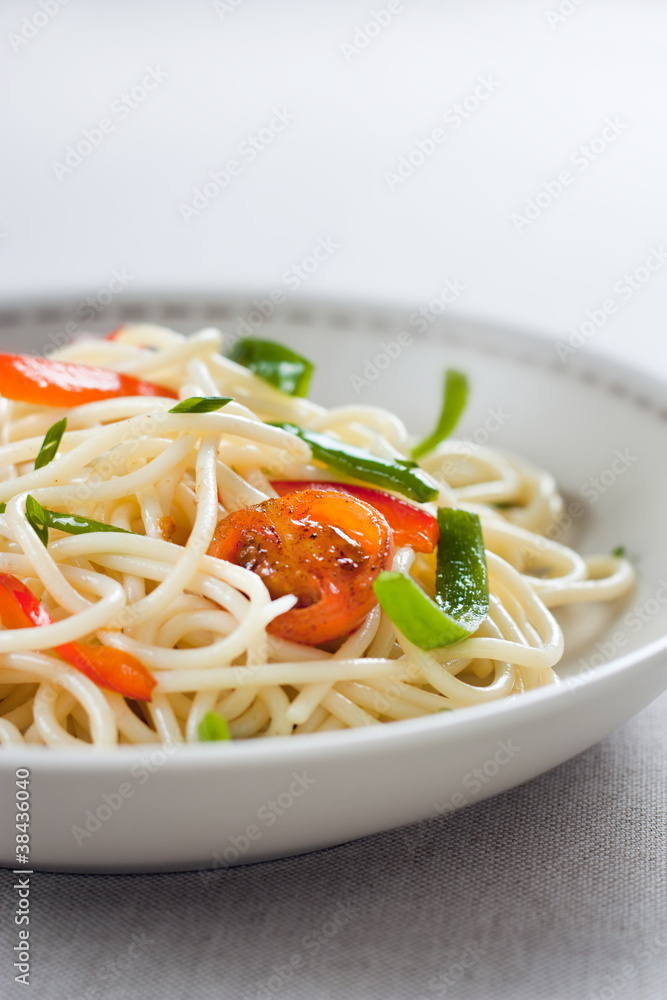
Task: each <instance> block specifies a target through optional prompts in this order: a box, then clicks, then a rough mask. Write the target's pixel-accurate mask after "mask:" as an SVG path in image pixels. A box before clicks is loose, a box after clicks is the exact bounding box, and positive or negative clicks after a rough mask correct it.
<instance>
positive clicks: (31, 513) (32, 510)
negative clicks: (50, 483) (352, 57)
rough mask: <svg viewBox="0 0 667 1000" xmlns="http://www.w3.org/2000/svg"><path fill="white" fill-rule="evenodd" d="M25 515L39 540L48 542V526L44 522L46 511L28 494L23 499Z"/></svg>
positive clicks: (44, 542)
mask: <svg viewBox="0 0 667 1000" xmlns="http://www.w3.org/2000/svg"><path fill="white" fill-rule="evenodd" d="M25 516H26V518H27V521H28V524H29V525H30V527H31V528H32V529H33V531H34V532H35V534H36V535H37V537H38V538H39V540H40V542H43V544H44V545H48V544H49V526H48V525H47V523H46V511H45V510H44V508H43V507H42V506H40V504H38V503H37V501H36V500H35V498H34V497H31V496H30V495H29V494H28V496H27V497H26V499H25Z"/></svg>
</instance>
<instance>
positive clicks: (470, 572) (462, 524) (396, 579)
mask: <svg viewBox="0 0 667 1000" xmlns="http://www.w3.org/2000/svg"><path fill="white" fill-rule="evenodd" d="M438 527H439V528H440V541H439V542H438V555H437V566H436V574H435V600H431V598H430V597H429V596H428V595H427V594H425V593H424V591H423V590H422V589H421V587H420V586H419V585H418V584H417V582H416V581H415V580H413V578H412V577H411V576H407V575H406V574H404V573H395V572H391V571H388V572H383V573H380V575H379V576H378V577H377V579H376V580H375V583H374V584H373V589H374V590H375V593H376V595H377V599H378V601H379V602H380V604H381V605H382V607H383V609H384V610H385V611H386V613H387V615H388V616H389V619H390V620H391V621H392V622H393V624H394V625H395V626H396V628H397V629H398V630H399V632H402V633H403V635H404V636H405V637H406V639H409V640H410V642H413V643H414V644H415V646H419V648H420V649H439V648H442V647H443V646H451V645H453V644H454V643H456V642H461V641H462V640H463V639H467V638H468V636H470V635H472V634H473V632H476V631H477V629H478V628H479V626H480V625H481V624H482V622H483V621H484V620H485V618H486V617H487V615H488V613H489V581H488V572H487V566H486V553H485V551H484V539H483V537H482V525H481V523H480V520H479V518H478V517H477V515H476V514H469V513H468V512H467V511H464V510H453V509H451V508H449V507H441V508H440V510H439V511H438Z"/></svg>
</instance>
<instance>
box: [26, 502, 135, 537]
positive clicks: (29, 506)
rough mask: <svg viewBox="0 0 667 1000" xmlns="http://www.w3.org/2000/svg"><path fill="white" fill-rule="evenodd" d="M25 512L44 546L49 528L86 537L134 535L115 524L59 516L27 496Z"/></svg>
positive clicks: (69, 515) (70, 516) (89, 518)
mask: <svg viewBox="0 0 667 1000" xmlns="http://www.w3.org/2000/svg"><path fill="white" fill-rule="evenodd" d="M25 512H26V517H27V519H28V522H29V524H30V525H31V526H32V528H34V530H35V531H36V532H37V534H38V535H39V537H40V539H41V540H42V541H43V542H44V544H45V545H47V544H48V541H49V528H57V529H58V530H59V531H66V532H67V533H68V534H69V535H87V534H88V533H89V532H91V531H121V532H123V533H124V534H126V535H135V534H136V532H135V531H128V530H127V528H117V527H116V525H115V524H105V523H104V521H93V519H92V518H91V517H81V516H80V515H79V514H59V513H58V511H55V510H49V509H48V508H46V507H42V506H41V505H40V504H38V503H37V501H36V500H35V498H34V497H33V496H27V497H26V502H25Z"/></svg>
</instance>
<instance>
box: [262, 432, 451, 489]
mask: <svg viewBox="0 0 667 1000" xmlns="http://www.w3.org/2000/svg"><path fill="white" fill-rule="evenodd" d="M273 426H274V427H280V428H282V429H283V430H285V431H290V433H292V434H296V435H297V437H300V438H301V440H302V441H305V442H306V443H307V444H309V445H310V448H311V451H312V453H313V458H314V459H316V460H317V461H318V462H322V463H323V464H324V465H326V466H328V467H329V468H332V469H338V470H340V471H341V472H344V473H346V474H347V475H348V476H354V478H355V479H361V480H362V482H365V483H374V484H375V485H376V486H381V487H383V488H384V489H387V490H396V492H397V493H402V494H403V496H406V497H408V498H409V499H410V500H416V501H417V502H418V503H425V502H426V501H427V500H433V499H435V497H437V495H438V492H439V487H438V484H437V482H436V481H435V479H433V478H432V476H429V474H428V473H427V472H425V471H424V470H423V469H420V468H419V466H418V465H417V463H416V462H413V461H412V460H411V459H409V458H380V457H378V456H377V455H373V454H372V452H370V451H366V450H365V449H364V448H357V447H356V445H353V444H346V443H345V442H344V441H338V440H337V439H336V438H332V437H329V436H328V435H327V434H320V433H319V432H318V431H308V430H306V429H305V428H303V427H297V425H296V424H273Z"/></svg>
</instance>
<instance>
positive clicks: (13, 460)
mask: <svg viewBox="0 0 667 1000" xmlns="http://www.w3.org/2000/svg"><path fill="white" fill-rule="evenodd" d="M221 348H222V335H221V334H220V332H218V331H217V330H212V329H207V330H203V331H201V332H199V333H197V334H195V335H193V336H191V337H185V336H182V335H180V334H178V333H175V332H173V331H171V330H168V329H165V328H162V327H157V326H152V325H148V324H138V325H130V326H125V327H122V328H121V329H120V330H119V331H117V332H116V333H115V334H114V336H113V338H112V339H106V340H92V339H91V340H82V341H79V342H77V343H74V344H72V345H70V346H68V347H66V348H65V349H63V350H61V351H59V352H58V354H57V355H55V356H54V358H55V359H57V361H58V362H63V363H67V364H70V363H77V364H83V365H90V366H97V367H98V368H99V369H105V370H108V371H113V372H117V373H119V376H118V377H119V390H118V393H117V394H116V395H113V396H109V397H108V398H99V399H97V398H95V399H93V400H92V401H91V400H89V401H86V402H80V403H78V402H75V405H72V406H69V407H65V406H63V405H62V404H61V405H59V406H53V405H42V404H39V403H35V402H25V401H20V400H19V401H16V400H10V399H6V398H5V399H2V400H0V425H1V428H2V439H1V443H0V503H2V504H3V505H4V512H3V513H2V514H0V573H2V574H6V575H8V576H9V577H11V578H12V579H16V580H18V581H21V582H22V583H23V584H25V585H26V586H27V588H29V590H30V593H31V594H32V595H33V596H34V598H35V599H36V600H38V601H39V602H41V606H42V608H43V609H45V613H47V614H48V615H49V616H50V620H52V623H47V624H44V625H41V626H39V627H38V626H32V627H26V628H16V627H3V628H2V629H1V630H0V740H1V741H2V742H3V743H4V744H6V745H9V746H12V745H24V744H47V745H48V746H50V747H54V748H70V747H77V748H84V749H85V748H89V747H91V746H95V747H108V746H114V745H117V744H127V743H130V744H136V743H138V744H144V743H156V742H167V743H173V744H180V743H184V742H196V741H198V739H199V738H200V735H199V734H200V731H201V723H202V720H203V719H204V718H205V717H206V716H207V714H208V713H210V712H216V713H218V714H219V715H220V716H222V717H223V718H224V719H225V720H226V721H227V723H228V726H229V732H230V733H231V736H232V738H234V739H240V738H248V737H262V736H287V735H291V734H296V735H300V734H306V733H312V732H322V731H326V730H336V729H346V728H351V727H357V726H372V725H378V724H381V723H384V722H390V721H393V720H400V719H410V718H416V717H419V716H425V715H430V714H433V713H434V712H438V711H441V710H447V709H458V708H462V707H465V706H468V705H477V704H481V703H485V702H488V701H492V700H494V699H498V698H505V697H509V696H512V695H515V694H519V693H521V692H523V691H525V690H528V689H530V688H535V687H539V686H542V685H547V684H552V683H554V682H555V681H556V680H557V677H556V674H555V673H554V667H555V666H556V664H557V663H558V661H559V659H560V658H561V656H562V654H563V635H562V632H561V629H560V627H559V625H558V623H557V622H556V620H555V618H554V617H553V615H552V614H551V611H550V608H552V607H555V606H557V605H563V604H568V603H572V602H582V601H599V600H610V599H613V598H616V597H618V596H619V595H621V594H623V593H625V592H626V591H627V590H628V589H629V588H630V587H631V586H632V583H633V579H634V573H633V570H632V567H631V566H630V564H629V562H628V561H627V560H626V559H624V558H620V557H616V556H608V557H607V556H605V557H595V558H589V559H585V558H582V557H581V556H580V555H578V554H577V553H576V552H575V551H573V550H572V549H570V548H568V547H566V546H564V545H562V544H560V543H559V542H557V541H555V540H553V538H552V537H549V536H550V535H553V534H554V527H553V526H554V525H555V524H557V518H558V515H559V513H560V511H561V499H560V497H559V495H558V492H557V489H556V485H555V483H554V480H553V478H552V477H551V476H550V475H549V474H548V473H546V472H542V471H540V470H538V469H536V468H534V467H533V466H532V465H530V464H529V463H528V462H526V461H524V460H522V459H519V458H517V457H514V456H511V455H508V454H505V453H500V452H498V451H495V450H492V449H489V448H483V447H479V446H476V445H472V444H470V443H467V442H457V441H455V440H451V439H448V440H446V441H444V442H443V443H441V444H440V445H439V446H438V447H437V448H435V450H433V451H431V452H430V453H429V454H427V455H425V456H424V457H422V458H421V459H420V467H421V469H423V470H424V471H425V473H427V474H429V475H430V476H431V477H433V479H434V480H435V481H436V483H437V486H438V489H437V497H435V499H433V500H431V501H428V502H426V503H423V504H415V505H414V506H416V507H418V508H419V509H422V510H423V511H425V512H429V513H430V514H434V513H435V512H436V511H437V509H438V508H445V507H446V508H460V509H463V510H466V511H470V512H472V513H475V514H477V515H478V516H479V518H480V521H481V525H482V528H483V534H484V544H485V547H486V559H487V566H488V584H489V598H488V601H489V603H488V615H487V617H486V618H485V620H484V621H483V622H482V624H481V625H480V626H479V627H478V628H477V629H476V631H475V632H474V634H472V635H470V636H469V637H468V638H465V639H463V640H462V641H460V642H457V643H456V644H455V645H449V646H444V647H442V648H434V649H430V650H429V649H423V648H420V647H419V646H417V645H415V643H413V642H411V641H410V640H409V639H408V638H406V637H405V636H404V635H403V634H401V633H400V632H398V631H397V629H396V627H395V626H394V625H393V624H392V621H391V620H390V619H389V617H388V615H387V613H386V612H385V611H383V610H382V607H381V606H380V605H378V604H377V603H376V602H372V603H373V606H372V607H371V608H370V610H369V611H368V612H367V613H366V614H365V616H364V617H363V620H362V621H361V622H360V623H358V624H357V625H356V627H355V628H354V630H353V631H352V632H351V634H348V635H341V636H340V637H339V640H338V641H337V642H333V643H332V642H319V643H317V644H306V643H304V642H303V641H294V640H292V639H290V638H287V637H285V635H284V634H281V633H280V630H276V628H275V625H272V623H275V622H276V619H278V618H280V616H281V615H286V613H287V612H289V611H290V610H291V609H292V608H293V607H294V606H295V604H296V601H297V598H296V597H295V595H294V594H290V593H285V594H282V595H280V596H275V594H273V595H272V594H271V593H270V590H269V588H268V587H267V584H266V581H265V579H263V578H262V575H261V574H260V573H257V572H254V571H252V569H249V568H248V567H247V566H245V565H239V564H235V563H234V562H233V561H227V560H226V559H223V558H216V557H215V555H212V554H209V552H210V549H211V545H212V542H213V539H214V537H215V533H216V527H217V526H218V524H219V523H220V522H221V521H222V520H223V519H224V518H227V517H229V516H230V515H233V514H234V513H235V512H237V511H243V510H244V509H245V508H248V507H252V506H254V505H257V504H263V503H265V502H266V501H267V500H269V499H271V498H277V497H278V496H279V495H280V493H279V491H278V490H277V489H276V488H275V486H274V485H273V484H275V483H276V481H277V480H288V481H290V482H291V483H293V482H295V481H297V482H313V481H314V482H317V483H319V484H326V483H328V482H331V483H334V482H336V483H340V481H341V479H344V480H351V484H352V485H354V477H353V476H351V475H347V476H345V475H343V476H341V474H340V472H338V471H333V470H332V469H331V468H327V467H326V466H325V467H323V464H322V462H321V461H318V460H317V459H315V458H314V457H313V447H312V445H311V444H309V442H308V435H307V434H306V435H304V436H301V437H300V436H298V435H295V434H294V433H292V432H291V431H290V430H289V429H286V428H285V427H284V426H281V425H283V424H289V425H298V426H299V427H302V428H306V429H307V430H308V431H309V432H312V433H313V434H324V435H330V436H332V437H333V438H334V439H335V440H338V441H341V442H345V443H347V444H348V445H350V446H355V447H358V448H363V449H366V450H367V451H368V452H370V453H372V454H373V455H374V456H377V457H378V459H387V460H395V459H400V458H402V457H405V456H406V455H407V454H408V453H409V445H410V440H409V436H408V433H407V431H406V428H405V427H404V425H403V424H402V423H401V421H400V420H399V419H398V418H397V417H396V416H394V415H393V414H392V413H390V412H388V411H386V410H382V409H379V408H376V407H369V406H361V405H353V406H341V407H338V408H335V409H329V410H327V409H324V408H323V407H321V406H318V405H317V404H315V403H313V402H311V401H309V400H307V399H305V398H303V397H300V396H292V395H288V394H286V393H284V392H281V391H280V390H279V389H278V388H275V387H274V386H273V385H271V384H269V383H268V382H267V381H266V380H265V379H264V378H262V377H261V376H260V375H258V374H255V373H254V372H253V371H252V370H251V369H250V368H248V367H246V366H244V365H242V364H239V363H237V362H235V361H233V360H231V359H229V358H226V357H225V356H223V354H222V353H221ZM126 377H127V381H125V380H126ZM136 380H140V381H137V384H139V385H141V386H148V388H142V389H141V390H130V391H133V392H134V391H136V392H139V394H136V395H124V394H122V393H123V391H124V390H123V386H124V385H126V384H128V385H129V384H130V383H132V382H133V381H136ZM143 380H150V381H149V382H145V381H143ZM160 387H163V388H164V390H165V391H164V393H162V394H161V392H160ZM125 391H126V390H125ZM175 397H178V398H179V399H181V400H185V399H189V398H191V397H232V401H231V402H227V403H226V405H224V407H223V408H220V409H217V410H215V411H212V412H195V411H190V412H187V411H186V412H170V411H171V410H172V409H173V407H174V401H175ZM63 417H66V418H67V425H66V429H65V430H64V431H63V432H62V435H61V437H60V439H59V440H58V441H55V442H54V441H51V443H50V445H49V449H50V452H52V453H54V454H55V452H56V450H57V454H55V457H53V458H52V460H49V461H48V462H46V464H42V465H41V466H40V463H39V462H37V463H36V461H35V460H36V458H37V457H38V455H39V453H40V449H41V448H42V446H43V444H44V437H45V435H47V432H49V430H50V428H52V427H53V425H54V422H55V421H58V420H59V419H62V418H63ZM59 433H60V432H59ZM37 466H40V467H37ZM352 485H351V488H352ZM392 492H395V491H391V490H389V493H390V494H392ZM29 498H32V501H29ZM31 502H32V503H33V504H34V506H36V508H37V509H42V511H43V512H44V511H52V512H53V511H54V509H55V512H56V514H57V513H58V512H61V513H62V512H68V513H69V514H75V515H77V516H78V517H79V518H83V519H88V520H89V521H95V522H99V523H100V525H101V526H110V527H112V528H116V529H122V530H105V531H103V530H88V531H83V532H82V533H75V534H70V533H67V531H63V530H59V529H58V527H52V528H51V531H50V534H49V531H48V530H46V528H45V529H44V530H45V531H46V535H47V536H48V545H45V544H44V540H43V539H41V538H40V537H39V535H38V533H37V531H36V528H35V522H34V518H32V520H31V517H30V516H29V509H30V503H31ZM352 502H354V503H359V502H362V501H357V500H353V501H352ZM26 504H28V511H27V510H26ZM45 516H46V515H45ZM380 520H382V517H380ZM55 523H56V524H57V523H58V522H55ZM434 558H435V557H434V555H433V553H432V552H425V551H416V550H415V548H413V547H411V546H410V545H409V544H403V545H400V546H396V547H395V548H394V551H393V555H392V556H391V559H390V561H389V563H388V566H387V568H390V569H392V570H394V571H397V572H400V573H403V574H410V576H411V578H412V579H414V580H415V581H417V583H419V584H420V585H421V587H422V588H423V589H424V590H425V591H426V592H427V593H430V594H433V587H434V582H433V581H434ZM17 586H18V585H17ZM45 620H46V619H45ZM67 644H75V646H76V649H83V651H84V653H85V650H86V649H89V648H90V647H91V645H92V646H93V647H95V648H96V647H98V646H101V647H105V648H107V649H110V650H118V651H120V652H121V653H124V654H126V655H127V657H128V658H129V659H134V660H136V661H138V663H139V664H140V665H141V667H142V668H145V670H147V671H149V672H150V675H151V676H152V678H153V679H154V681H155V686H154V688H153V690H152V694H151V697H150V700H137V699H135V698H132V697H128V696H125V695H123V694H122V693H120V692H119V690H115V691H113V690H110V689H108V688H106V687H103V686H100V685H99V684H98V683H95V681H94V680H92V679H91V677H90V676H86V675H85V673H82V672H81V670H78V669H77V668H76V666H72V665H70V664H69V663H68V662H65V659H64V658H63V657H62V656H61V655H59V653H57V652H55V651H54V650H55V647H65V646H66V645H67ZM76 644H79V645H76Z"/></svg>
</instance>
